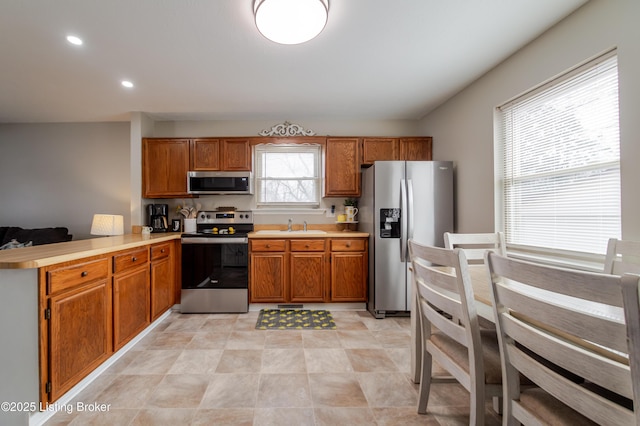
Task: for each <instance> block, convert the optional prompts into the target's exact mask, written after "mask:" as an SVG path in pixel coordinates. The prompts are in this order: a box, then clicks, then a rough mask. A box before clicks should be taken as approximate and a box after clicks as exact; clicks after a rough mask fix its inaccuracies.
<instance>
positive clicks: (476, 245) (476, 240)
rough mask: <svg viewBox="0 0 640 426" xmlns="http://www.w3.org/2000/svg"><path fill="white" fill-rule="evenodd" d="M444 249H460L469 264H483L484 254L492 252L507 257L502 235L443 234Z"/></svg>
mask: <svg viewBox="0 0 640 426" xmlns="http://www.w3.org/2000/svg"><path fill="white" fill-rule="evenodd" d="M444 247H445V248H448V249H454V248H461V249H463V250H464V254H465V256H466V257H467V262H468V263H470V264H478V263H484V252H485V251H486V250H493V251H495V252H497V253H500V254H501V255H503V256H506V255H507V248H506V247H507V246H506V244H505V239H504V233H503V232H494V233H482V234H456V233H453V232H445V233H444Z"/></svg>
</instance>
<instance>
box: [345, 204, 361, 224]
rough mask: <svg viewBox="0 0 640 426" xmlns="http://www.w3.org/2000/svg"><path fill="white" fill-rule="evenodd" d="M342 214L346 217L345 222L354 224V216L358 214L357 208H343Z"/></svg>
mask: <svg viewBox="0 0 640 426" xmlns="http://www.w3.org/2000/svg"><path fill="white" fill-rule="evenodd" d="M344 212H345V213H346V215H347V222H355V221H356V215H357V214H358V208H357V207H354V206H345V208H344Z"/></svg>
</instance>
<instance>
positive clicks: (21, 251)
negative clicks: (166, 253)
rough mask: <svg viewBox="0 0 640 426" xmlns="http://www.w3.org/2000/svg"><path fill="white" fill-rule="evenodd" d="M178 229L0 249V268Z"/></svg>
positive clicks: (136, 242) (123, 245)
mask: <svg viewBox="0 0 640 426" xmlns="http://www.w3.org/2000/svg"><path fill="white" fill-rule="evenodd" d="M180 235H181V233H180V232H167V233H158V234H151V235H144V236H143V235H142V234H125V235H117V236H113V237H101V238H91V239H87V240H73V241H68V242H64V243H54V244H43V245H39V246H32V247H23V248H17V249H11V250H1V251H0V269H29V268H40V267H43V266H49V265H54V264H56V263H61V262H68V261H71V260H77V259H82V258H84V257H90V256H98V255H101V254H107V253H112V252H114V251H119V250H126V249H131V248H135V247H142V246H145V245H149V244H154V243H160V242H163V241H171V240H176V239H180Z"/></svg>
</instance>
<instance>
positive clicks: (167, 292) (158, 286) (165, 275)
mask: <svg viewBox="0 0 640 426" xmlns="http://www.w3.org/2000/svg"><path fill="white" fill-rule="evenodd" d="M172 245H173V244H172V243H166V244H156V245H154V246H152V247H151V321H154V320H155V319H156V318H158V317H159V316H160V315H162V314H163V313H164V312H165V311H166V310H167V309H169V308H171V307H172V306H173V303H174V296H175V280H174V277H175V272H174V267H173V265H174V256H173V250H172V248H173V247H172Z"/></svg>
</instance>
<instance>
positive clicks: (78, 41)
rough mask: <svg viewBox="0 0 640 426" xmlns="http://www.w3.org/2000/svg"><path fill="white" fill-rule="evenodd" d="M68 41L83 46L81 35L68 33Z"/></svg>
mask: <svg viewBox="0 0 640 426" xmlns="http://www.w3.org/2000/svg"><path fill="white" fill-rule="evenodd" d="M67 41H68V42H69V43H71V44H74V45H76V46H81V45H82V39H81V38H80V37H76V36H74V35H68V36H67Z"/></svg>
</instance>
